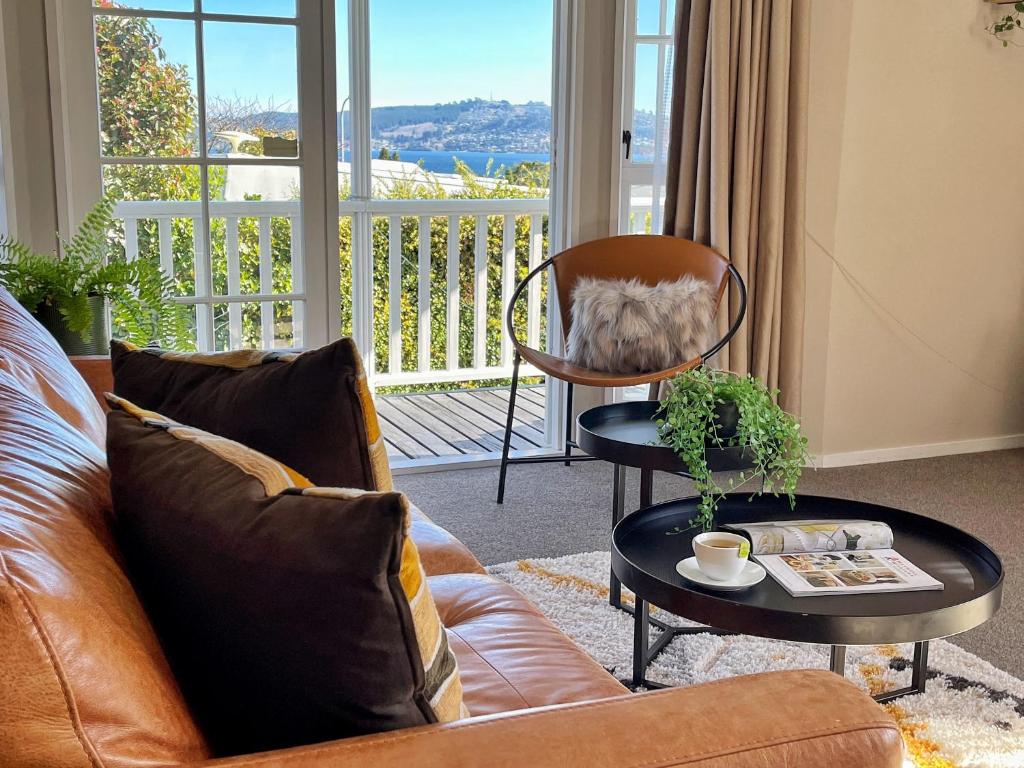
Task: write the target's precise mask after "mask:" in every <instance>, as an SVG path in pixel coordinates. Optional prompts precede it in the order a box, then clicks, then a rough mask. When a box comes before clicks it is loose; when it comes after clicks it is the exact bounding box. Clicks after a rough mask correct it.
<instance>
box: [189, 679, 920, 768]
mask: <svg viewBox="0 0 1024 768" xmlns="http://www.w3.org/2000/svg"><path fill="white" fill-rule="evenodd" d="M901 762H902V740H901V737H900V732H899V730H898V728H897V726H896V724H895V723H894V722H893V720H892V718H890V717H889V716H888V715H887V714H886V713H885V712H884V711H883V710H882V708H881V707H879V706H878V705H877V704H876V703H875V702H874V701H872V700H871V699H870V698H869V697H868V696H867V695H866V694H864V693H862V692H861V691H859V690H858V689H857V688H855V687H854V686H853V685H852V684H851V683H848V682H846V681H844V680H842V679H841V678H839V677H838V676H837V675H834V674H832V673H831V672H824V671H799V672H770V673H764V674H759V675H750V676H744V677H735V678H730V679H727V680H722V681H719V682H715V683H707V684H704V685H697V686H693V687H691V688H673V689H669V690H663V691H654V692H650V693H644V694H639V695H634V694H628V695H624V696H616V697H614V698H610V699H600V700H597V701H591V702H585V703H579V704H564V705H558V706H553V707H543V708H538V709H527V710H520V711H517V712H511V713H508V714H501V715H491V716H488V717H477V718H470V719H468V720H463V721H460V722H456V723H450V724H447V725H430V726H423V727H419V728H410V729H407V730H403V731H392V732H389V733H382V734H375V735H373V736H362V737H358V738H353V739H346V740H344V741H335V742H329V743H325V744H319V745H314V746H308V747H297V748H294V749H286V750H281V751H278V752H265V753H262V754H258V755H248V756H242V757H233V758H225V759H220V760H214V761H210V762H207V763H203V765H204V766H207V768H214V767H215V766H216V768H322V767H324V766H332V768H347V767H348V766H351V767H352V768H355V767H356V766H367V765H373V766H375V767H376V768H407V766H410V765H415V766H417V768H451V767H452V766H460V767H461V766H477V765H480V766H483V765H486V766H488V767H489V768H491V767H493V768H537V767H538V766H567V767H568V768H575V767H576V766H578V767H579V768H584V767H586V768H604V767H605V766H607V768H612V767H613V766H614V768H640V766H648V767H650V768H653V767H654V766H691V767H694V766H701V767H702V768H712V767H713V768H745V767H746V766H750V768H755V766H756V768H776V767H777V768H793V767H794V766H812V765H822V766H824V765H827V766H829V768H898V766H899V765H900V764H901Z"/></svg>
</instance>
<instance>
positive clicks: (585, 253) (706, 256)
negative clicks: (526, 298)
mask: <svg viewBox="0 0 1024 768" xmlns="http://www.w3.org/2000/svg"><path fill="white" fill-rule="evenodd" d="M549 267H550V268H551V270H552V274H553V281H554V286H555V293H556V294H557V297H558V307H559V311H560V313H561V320H562V333H563V341H564V340H565V339H567V338H568V334H569V324H570V322H571V320H572V300H573V289H574V288H575V287H576V282H577V281H578V280H579V279H580V278H581V277H597V278H602V279H624V280H630V279H633V278H639V279H640V280H642V281H643V282H645V283H647V284H649V285H656V284H657V283H659V282H662V281H676V280H679V279H681V278H683V277H685V276H686V275H693V276H694V277H698V278H700V279H702V280H706V281H707V282H708V283H710V284H711V285H713V286H716V287H717V289H718V297H717V300H718V306H720V305H721V301H722V296H723V295H724V294H725V289H726V286H727V285H728V283H729V279H730V278H731V279H732V280H733V281H734V282H735V283H736V288H737V290H738V291H739V299H740V302H739V311H738V312H737V314H736V319H735V320H733V322H732V324H731V325H730V327H729V330H728V331H727V332H726V334H725V335H724V336H723V337H722V338H721V339H719V340H718V341H717V342H715V344H713V345H712V346H711V348H710V349H708V350H707V351H706V352H704V353H703V354H701V355H700V356H698V357H695V358H693V359H692V360H687V361H685V362H683V363H680V364H678V365H675V366H673V367H671V368H666V369H665V370H661V371H649V372H646V373H609V372H607V371H593V370H590V369H588V368H583V367H581V366H579V365H576V364H575V363H572V362H570V361H569V360H566V359H564V358H561V357H556V356H555V355H551V354H548V353H547V352H542V351H541V350H539V349H533V348H532V347H529V346H527V345H526V344H524V343H523V342H522V341H520V339H519V337H518V336H516V330H515V325H514V324H513V322H512V316H513V310H514V309H515V306H516V302H517V301H518V300H519V297H520V296H521V295H522V293H523V291H525V290H526V288H527V287H528V285H529V283H530V281H531V280H533V279H536V278H537V277H538V276H539V275H540V274H542V273H543V272H544V271H545V270H547V269H548V268H549ZM746 310H747V290H746V286H745V285H744V284H743V279H742V278H741V277H740V274H739V272H737V271H736V268H735V267H733V266H732V264H730V263H729V260H728V259H726V258H725V257H724V256H722V254H720V253H718V251H715V250H714V249H712V248H708V247H707V246H706V245H701V244H700V243H695V242H693V241H691V240H683V239H682V238H679V237H670V236H668V235H620V236H618V237H606V238H602V239H600V240H591V241H590V242H587V243H582V244H580V245H577V246H574V247H573V248H568V249H567V250H564V251H562V252H561V253H556V254H555V255H554V256H552V257H551V258H550V259H548V260H547V261H545V262H543V263H542V264H539V265H538V266H537V267H536V268H535V269H534V270H533V271H532V272H530V273H529V274H528V275H527V276H526V277H525V278H524V279H523V281H522V282H521V283H519V285H518V286H516V289H515V291H514V292H513V293H512V298H511V299H510V300H509V304H508V307H507V309H506V316H505V324H506V326H507V328H508V334H509V336H510V337H511V339H512V345H513V346H514V348H515V357H514V360H513V368H512V391H511V393H510V395H509V399H508V419H507V421H506V422H505V440H504V444H503V446H502V451H501V471H500V473H499V475H498V503H499V504H501V503H503V502H504V500H505V476H506V474H507V471H508V465H509V464H538V463H548V462H556V461H561V462H564V463H565V465H566V466H569V464H570V463H571V462H573V461H591V460H593V457H591V456H578V455H574V454H573V453H572V450H573V448H577V447H578V446H577V445H576V443H575V441H573V440H572V390H573V385H574V384H583V385H585V386H588V387H632V386H635V385H637V384H655V383H657V382H660V381H664V380H665V379H670V378H672V377H673V376H675V375H677V374H680V373H683V372H684V371H688V370H690V369H691V368H696V367H697V366H698V365H700V364H701V363H703V362H704V361H705V360H708V359H709V358H711V357H713V356H714V355H715V354H717V353H718V352H719V351H720V350H721V349H722V348H723V347H724V346H725V345H726V344H728V343H729V340H730V339H731V338H732V337H733V336H734V335H735V334H736V331H737V330H739V327H740V324H741V323H742V322H743V317H744V315H745V314H746ZM524 360H525V361H526V362H527V363H529V364H531V365H533V366H534V367H535V368H537V369H538V370H540V371H542V372H543V373H544V374H546V375H548V376H554V377H555V378H556V379H560V380H561V381H564V382H566V383H567V385H568V386H567V394H566V410H565V446H564V449H565V450H564V454H563V455H561V456H522V457H517V458H509V455H508V453H509V444H510V441H511V437H512V418H513V415H514V413H515V407H516V389H517V387H518V385H519V365H520V364H521V363H522V361H524ZM651 394H652V396H653V394H654V388H653V387H652V392H651Z"/></svg>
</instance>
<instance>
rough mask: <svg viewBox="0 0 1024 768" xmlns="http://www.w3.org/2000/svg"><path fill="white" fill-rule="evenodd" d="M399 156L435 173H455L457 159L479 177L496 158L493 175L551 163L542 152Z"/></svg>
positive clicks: (411, 151)
mask: <svg viewBox="0 0 1024 768" xmlns="http://www.w3.org/2000/svg"><path fill="white" fill-rule="evenodd" d="M346 154H347V153H346ZM398 156H399V159H400V160H402V161H404V162H407V163H418V162H419V161H420V160H422V161H423V167H424V168H425V169H426V170H428V171H432V172H434V173H455V161H454V160H453V159H452V158H454V157H457V158H459V159H460V160H461V161H462V162H464V163H465V164H466V165H468V166H469V167H470V168H471V169H472V170H473V172H474V173H476V174H478V175H483V173H484V171H485V170H486V169H487V161H488V160H490V159H491V158H494V163H493V165H492V168H491V172H492V173H493V172H494V171H495V170H497V169H498V167H499V166H502V165H504V166H505V167H506V168H510V167H511V166H513V165H515V164H516V163H521V162H523V161H524V160H534V161H537V162H541V163H547V162H550V161H551V156H550V155H547V154H544V153H542V152H454V151H448V150H429V149H400V150H398ZM374 157H376V153H374Z"/></svg>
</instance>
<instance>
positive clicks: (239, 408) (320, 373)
mask: <svg viewBox="0 0 1024 768" xmlns="http://www.w3.org/2000/svg"><path fill="white" fill-rule="evenodd" d="M110 356H111V363H112V366H113V370H114V393H115V394H117V395H119V396H120V397H123V398H125V399H127V400H130V401H131V402H133V403H135V404H136V405H138V406H140V407H142V408H146V409H149V410H151V411H156V412H158V413H161V414H163V415H164V416H166V417H168V418H170V419H174V420H175V421H179V422H181V423H182V424H188V425H190V426H193V427H198V428H199V429H202V430H206V431H207V432H213V433H214V434H217V435H221V436H223V437H227V438H229V439H231V440H237V441H238V442H240V443H242V444H243V445H247V446H249V447H250V448H253V449H255V450H257V451H259V452H260V453H265V454H266V455H268V456H272V457H273V458H275V459H277V460H278V461H281V462H284V463H285V464H287V465H288V466H290V467H293V468H294V469H295V470H296V471H298V472H301V473H302V474H303V475H305V476H306V477H308V478H309V479H310V480H312V481H313V482H314V483H316V484H317V485H322V486H338V487H344V488H362V489H365V490H377V491H390V490H391V489H392V483H391V472H390V470H389V468H388V458H387V450H386V449H385V447H384V438H383V437H382V436H381V432H380V426H379V425H378V422H377V414H376V411H375V410H374V407H373V400H372V398H371V397H370V391H369V388H368V387H367V384H366V374H365V372H364V371H363V364H362V361H361V360H360V357H359V352H358V351H357V350H356V346H355V343H354V342H353V341H352V340H351V339H341V340H340V341H337V342H335V343H333V344H330V345H328V346H326V347H322V348H321V349H315V350H311V351H309V352H304V353H301V354H300V353H297V352H258V351H256V350H237V351H234V352H219V353H195V354H186V353H180V352H168V351H166V350H161V349H154V348H151V347H145V348H139V347H136V346H134V345H132V344H126V343H124V342H118V341H114V342H111V345H110Z"/></svg>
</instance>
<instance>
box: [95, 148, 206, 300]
mask: <svg viewBox="0 0 1024 768" xmlns="http://www.w3.org/2000/svg"><path fill="white" fill-rule="evenodd" d="M199 179H200V175H199V167H198V166H195V165H105V166H104V167H103V191H104V193H105V194H108V195H112V196H113V197H114V199H115V200H117V201H118V203H117V204H116V206H115V208H114V214H115V222H114V228H113V231H112V233H111V238H112V244H113V253H114V254H115V255H124V256H126V257H127V258H128V259H135V258H145V259H151V260H152V261H155V262H158V263H159V264H160V265H161V266H162V267H163V268H164V271H165V272H166V273H167V274H169V275H171V276H173V278H174V282H175V286H176V293H177V295H179V296H195V293H196V275H195V253H196V237H197V234H198V237H200V238H201V237H202V228H201V227H200V226H199V225H198V222H199V221H200V220H201V216H202V209H201V206H200V202H199V199H200V198H199V194H200V193H199Z"/></svg>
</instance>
